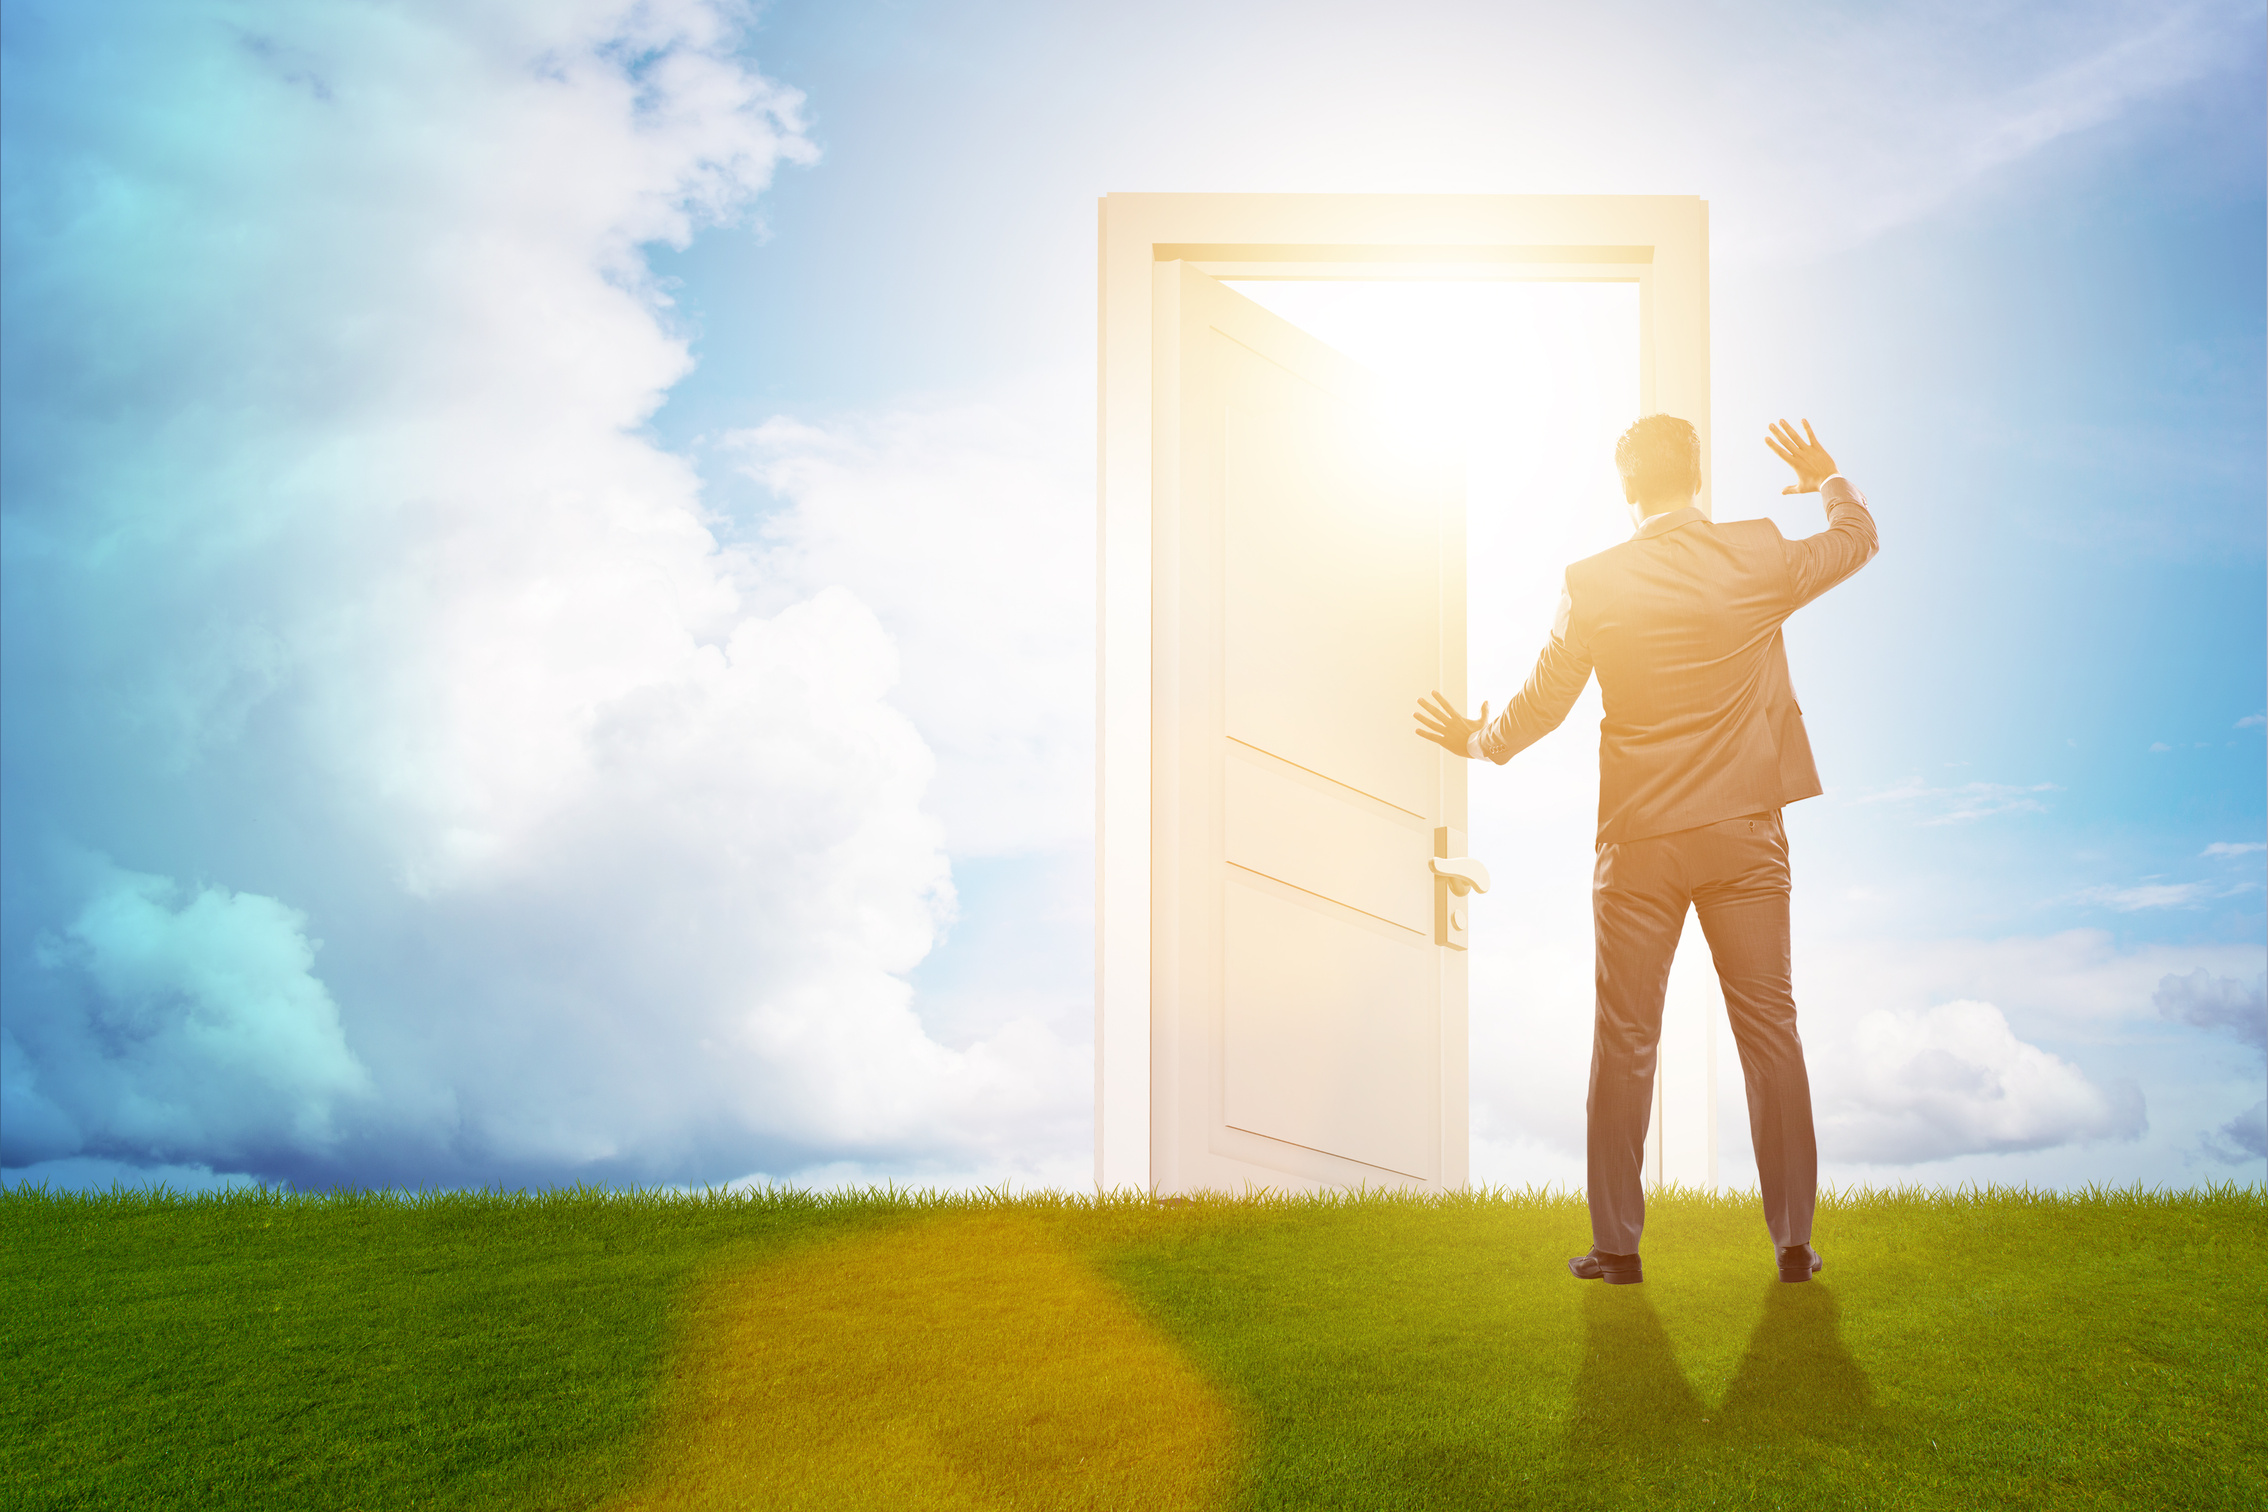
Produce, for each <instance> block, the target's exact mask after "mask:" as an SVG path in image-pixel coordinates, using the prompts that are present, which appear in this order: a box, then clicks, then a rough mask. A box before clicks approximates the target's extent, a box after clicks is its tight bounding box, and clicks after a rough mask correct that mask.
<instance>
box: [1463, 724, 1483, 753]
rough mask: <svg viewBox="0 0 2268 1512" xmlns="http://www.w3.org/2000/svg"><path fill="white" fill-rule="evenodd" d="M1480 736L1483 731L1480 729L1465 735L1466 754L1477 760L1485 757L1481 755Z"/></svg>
mask: <svg viewBox="0 0 2268 1512" xmlns="http://www.w3.org/2000/svg"><path fill="white" fill-rule="evenodd" d="M1480 738H1481V732H1480V731H1478V730H1475V731H1473V733H1472V734H1470V735H1467V736H1466V737H1465V754H1466V755H1467V756H1469V757H1471V758H1472V759H1473V760H1475V761H1479V760H1482V759H1483V758H1482V756H1481V748H1480Z"/></svg>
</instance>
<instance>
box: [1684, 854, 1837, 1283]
mask: <svg viewBox="0 0 2268 1512" xmlns="http://www.w3.org/2000/svg"><path fill="white" fill-rule="evenodd" d="M1695 833H1696V834H1706V835H1707V836H1708V837H1709V838H1708V842H1707V854H1706V858H1705V859H1704V858H1703V856H1701V855H1696V856H1694V857H1693V858H1692V862H1693V865H1694V867H1695V878H1694V889H1693V907H1694V911H1695V912H1696V913H1698V914H1700V916H1701V931H1702V933H1703V934H1705V935H1706V936H1708V940H1709V954H1710V955H1711V956H1712V957H1713V958H1715V960H1716V963H1717V980H1718V981H1719V982H1720V983H1721V984H1723V986H1724V991H1725V1013H1726V1016H1727V1017H1729V1018H1730V1019H1731V1020H1732V1030H1733V1038H1734V1040H1735V1041H1737V1042H1738V1043H1739V1045H1740V1069H1741V1074H1742V1075H1743V1076H1744V1077H1745V1078H1746V1079H1747V1082H1748V1128H1749V1134H1750V1136H1751V1137H1752V1138H1753V1139H1754V1140H1755V1142H1756V1183H1757V1186H1758V1187H1759V1188H1760V1189H1761V1190H1762V1193H1763V1197H1764V1224H1765V1227H1767V1228H1769V1229H1770V1230H1771V1231H1772V1244H1773V1246H1774V1247H1775V1248H1777V1249H1786V1248H1788V1247H1789V1246H1790V1245H1797V1244H1809V1243H1810V1242H1811V1213H1812V1207H1813V1204H1814V1203H1815V1202H1816V1200H1817V1197H1818V1191H1819V1145H1818V1141H1817V1138H1816V1137H1815V1135H1814V1133H1813V1130H1812V1124H1811V1077H1810V1075H1809V1073H1808V1072H1807V1071H1806V1070H1805V1069H1804V1064H1803V1040H1802V1038H1801V1036H1799V1035H1798V1034H1797V1033H1796V1006H1795V985H1794V977H1793V973H1792V971H1791V970H1790V961H1789V949H1788V876H1789V874H1788V845H1787V832H1786V831H1785V829H1783V828H1782V826H1781V823H1780V816H1779V815H1778V814H1777V813H1772V814H1756V815H1752V816H1750V817H1748V818H1745V819H1729V820H1726V821H1725V822H1724V823H1722V824H1713V825H1710V826H1709V827H1708V829H1707V830H1706V831H1697V832H1695Z"/></svg>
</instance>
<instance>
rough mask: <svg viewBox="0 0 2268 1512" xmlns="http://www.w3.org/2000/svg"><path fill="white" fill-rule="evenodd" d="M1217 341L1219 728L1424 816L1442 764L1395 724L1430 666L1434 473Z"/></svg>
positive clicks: (1368, 426)
mask: <svg viewBox="0 0 2268 1512" xmlns="http://www.w3.org/2000/svg"><path fill="white" fill-rule="evenodd" d="M1230 297H1232V298H1233V297H1235V296H1233V295H1232V296H1230ZM1216 339H1217V340H1220V342H1221V346H1222V348H1223V350H1222V352H1221V356H1220V361H1221V363H1222V368H1223V372H1222V377H1223V379H1224V380H1225V382H1226V383H1227V384H1228V385H1231V386H1232V392H1234V393H1235V394H1236V395H1237V396H1238V402H1236V403H1235V404H1234V405H1232V407H1231V408H1230V409H1229V410H1228V412H1227V416H1226V420H1227V424H1226V427H1225V429H1226V438H1225V440H1226V445H1225V447H1224V450H1225V453H1226V455H1225V458H1224V462H1225V474H1226V476H1225V480H1224V488H1223V493H1224V497H1225V501H1226V518H1225V520H1224V524H1225V527H1226V530H1225V540H1224V547H1225V556H1226V564H1225V565H1226V571H1225V574H1224V576H1225V587H1226V589H1227V596H1226V600H1225V616H1226V621H1227V623H1226V632H1227V667H1228V690H1227V691H1228V734H1229V735H1230V736H1231V737H1232V738H1233V739H1237V740H1241V741H1244V742H1246V743H1247V744H1249V745H1254V746H1257V747H1259V748H1260V749H1261V750H1263V751H1269V752H1272V753H1274V754H1275V755H1278V756H1281V757H1283V758H1284V759H1285V760H1286V761H1290V762H1293V763H1295V764H1297V765H1299V766H1303V767H1306V768H1307V769H1308V770H1310V771H1315V772H1321V773H1323V774H1324V775H1325V776H1327V777H1330V778H1332V779H1334V780H1336V781H1339V782H1343V783H1345V784H1346V785H1347V786H1349V787H1352V788H1356V789H1359V790H1360V791H1362V792H1365V793H1368V794H1370V795H1371V796H1372V797H1375V798H1381V799H1384V800H1385V801H1386V802H1388V803H1391V804H1393V805H1395V806H1396V807H1397V808H1400V809H1403V810H1405V811H1407V812H1409V813H1411V814H1429V813H1431V812H1433V811H1434V810H1435V809H1436V808H1438V806H1439V803H1440V797H1439V791H1438V789H1439V787H1440V781H1441V775H1440V762H1439V760H1438V759H1437V756H1436V755H1435V753H1434V750H1433V748H1432V747H1430V746H1428V745H1426V744H1425V743H1423V742H1422V741H1418V740H1415V739H1413V738H1412V737H1411V734H1410V729H1411V721H1410V720H1409V719H1408V718H1407V717H1406V716H1407V715H1408V714H1409V712H1410V709H1411V708H1412V707H1413V706H1414V705H1415V702H1416V694H1413V693H1412V691H1411V688H1410V678H1411V676H1412V675H1416V676H1419V677H1425V676H1428V675H1430V674H1432V673H1434V672H1435V671H1436V670H1437V669H1438V667H1439V664H1440V658H1441V647H1440V641H1441V628H1440V620H1441V545H1440V541H1439V539H1438V535H1439V531H1440V522H1439V518H1438V506H1439V493H1440V492H1441V490H1442V482H1441V480H1440V479H1439V477H1438V476H1433V475H1432V474H1437V473H1438V471H1439V470H1438V468H1437V467H1429V466H1426V465H1425V464H1426V462H1427V460H1428V459H1425V458H1422V457H1408V456H1401V457H1397V456H1396V454H1395V453H1394V451H1393V450H1392V449H1391V448H1389V447H1387V446H1386V445H1384V444H1382V443H1381V442H1380V441H1379V440H1378V439H1377V438H1376V437H1375V436H1374V435H1372V434H1371V432H1373V431H1375V430H1376V429H1377V428H1378V426H1379V420H1378V417H1377V416H1376V414H1375V413H1374V412H1373V413H1365V411H1366V409H1372V408H1373V407H1372V406H1365V405H1364V404H1362V403H1361V402H1360V401H1359V400H1358V401H1354V402H1349V400H1347V399H1345V398H1342V397H1341V396H1339V395H1336V394H1332V393H1329V392H1327V391H1325V390H1323V389H1321V388H1320V386H1318V385H1315V384H1311V383H1309V382H1307V381H1306V380H1305V379H1302V378H1300V377H1299V376H1297V375H1295V374H1293V373H1291V372H1289V371H1287V370H1286V369H1284V368H1283V367H1281V366H1279V365H1277V364H1274V363H1269V362H1266V361H1264V360H1263V359H1261V358H1260V357H1259V356H1258V355H1257V354H1255V353H1253V352H1251V351H1250V349H1249V348H1246V347H1244V346H1242V345H1240V344H1236V343H1231V342H1228V341H1226V340H1225V339H1223V338H1217V337H1216ZM1271 401H1272V402H1271ZM1397 464H1398V467H1399V473H1397ZM1428 687H1430V684H1428ZM1425 691H1427V688H1419V689H1418V690H1417V693H1423V692H1425Z"/></svg>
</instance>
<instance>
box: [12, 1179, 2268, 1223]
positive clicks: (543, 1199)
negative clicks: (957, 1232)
mask: <svg viewBox="0 0 2268 1512" xmlns="http://www.w3.org/2000/svg"><path fill="white" fill-rule="evenodd" d="M1646 1195H1647V1201H1648V1202H1649V1203H1662V1204H1665V1205H1667V1206H1671V1207H1681V1208H1711V1209H1722V1208H1733V1207H1741V1206H1745V1205H1748V1204H1751V1203H1754V1202H1756V1201H1757V1200H1758V1194H1757V1190H1756V1189H1755V1188H1754V1187H1745V1188H1733V1187H1717V1188H1702V1187H1693V1186H1687V1185H1684V1184H1682V1183H1676V1182H1669V1183H1664V1184H1662V1185H1660V1186H1655V1187H1650V1188H1648V1190H1647V1194H1646ZM1583 1202H1584V1195H1583V1190H1582V1189H1581V1188H1579V1187H1576V1188H1567V1187H1559V1186H1538V1185H1528V1186H1520V1187H1515V1186H1512V1185H1509V1184H1492V1183H1480V1184H1477V1185H1473V1186H1467V1187H1462V1188H1458V1189H1455V1190H1452V1191H1445V1192H1426V1191H1418V1190H1413V1189H1410V1188H1406V1187H1355V1188H1319V1189H1313V1190H1305V1191H1297V1190H1282V1189H1276V1188H1267V1187H1254V1188H1248V1189H1246V1190H1245V1191H1243V1192H1227V1191H1216V1190H1207V1191H1198V1192H1192V1193H1188V1194H1175V1195H1171V1196H1167V1195H1162V1194H1158V1193H1154V1192H1148V1191H1143V1190H1141V1189H1139V1188H1132V1187H1118V1188H1101V1187H1098V1188H1096V1189H1095V1190H1093V1191H1092V1192H1086V1191H1076V1190H1070V1189H1066V1188H1061V1187H1044V1188H1036V1189H1027V1190H1024V1191H1017V1190H1016V1189H1014V1188H1013V1187H1011V1186H1009V1185H1007V1184H1005V1183H1003V1184H1001V1185H998V1186H978V1187H923V1186H916V1185H901V1184H899V1183H898V1182H895V1181H885V1182H880V1183H869V1184H864V1185H846V1186H838V1187H803V1186H796V1185H794V1184H792V1183H785V1182H776V1183H775V1182H766V1183H762V1184H754V1183H750V1184H737V1183H735V1184H729V1185H728V1184H719V1185H714V1186H700V1187H693V1186H672V1185H660V1184H657V1185H654V1186H650V1187H649V1186H600V1185H593V1184H588V1183H568V1184H560V1185H553V1186H546V1187H505V1186H487V1187H406V1186H404V1187H350V1186H332V1187H322V1188H302V1187H298V1186H294V1185H292V1184H291V1183H288V1182H278V1183H274V1184H268V1183H244V1184H241V1185H234V1186H225V1187H210V1188H204V1189H201V1190H199V1189H181V1188H175V1187H172V1186H170V1185H169V1184H167V1183H166V1182H164V1181H158V1182H153V1183H150V1184H147V1185H128V1184H126V1183H124V1182H120V1181H114V1182H112V1183H111V1185H110V1186H108V1187H107V1188H102V1187H54V1186H50V1185H49V1184H48V1183H46V1182H44V1181H41V1182H34V1181H31V1180H29V1179H21V1180H18V1181H15V1182H12V1183H0V1215H4V1214H5V1213H6V1212H7V1210H9V1209H12V1208H14V1209H21V1208H24V1207H44V1208H48V1209H51V1210H52V1209H57V1208H73V1209H78V1210H80V1211H82V1212H88V1213H93V1212H116V1213H125V1212H152V1211H160V1210H172V1209H197V1208H208V1207H266V1208H293V1209H322V1210H331V1209H347V1208H368V1209H384V1210H432V1211H441V1210H453V1211H464V1210H497V1209H527V1210H546V1209H553V1210H556V1209H561V1208H575V1207H594V1206H605V1207H609V1208H640V1207H643V1208H652V1209H677V1210H687V1211H702V1212H715V1211H717V1210H720V1209H730V1210H740V1211H751V1212H757V1211H778V1210H787V1209H793V1210H800V1211H821V1212H824V1211H841V1212H853V1211H864V1212H877V1213H880V1212H905V1213H929V1212H1062V1211H1088V1212H1103V1211H1128V1210H1134V1209H1146V1208H1167V1207H1170V1208H1202V1209H1208V1210H1219V1209H1223V1208H1232V1209H1244V1210H1250V1211H1256V1212H1260V1211H1313V1210H1321V1209H1332V1208H1349V1209H1360V1208H1433V1209H1457V1208H1466V1207H1501V1208H1515V1209H1537V1208H1558V1207H1579V1206H1582V1205H1583ZM1918 1206H1928V1207H1934V1208H1940V1209H1945V1208H1985V1207H1998V1208H2013V1207H2021V1208H2056V1207H2071V1208H2081V1207H2099V1208H2134V1207H2158V1208H2172V1207H2190V1206H2198V1207H2237V1208H2250V1209H2254V1210H2260V1211H2264V1212H2268V1183H2262V1182H2257V1181H2255V1182H2239V1181H2237V1180H2235V1179H2234V1178H2232V1179H2230V1180H2227V1181H2207V1182H2204V1183H2201V1184H2199V1185H2195V1186H2185V1187H2174V1186H2165V1185H2154V1184H2150V1183H2145V1182H2141V1181H2136V1182H2133V1183H2131V1184H2128V1185H2124V1186H2113V1185H2106V1184H2100V1183H2093V1182H2090V1183H2088V1184H2086V1185H2084V1186H2080V1187H2035V1186H2032V1185H2031V1184H2029V1183H2022V1184H2014V1185H2008V1184H2002V1183H1998V1182H1986V1183H1979V1182H1974V1181H1964V1182H1959V1183H1955V1184H1952V1185H1945V1186H1930V1185H1927V1184H1924V1183H1920V1182H1903V1183H1899V1184H1898V1185H1895V1186H1886V1187H1876V1186H1868V1185H1864V1184H1858V1183H1852V1184H1849V1185H1845V1186H1841V1187H1823V1188H1821V1190H1820V1193H1819V1212H1820V1214H1821V1216H1827V1215H1830V1214H1835V1213H1848V1212H1862V1211H1872V1210H1878V1209H1883V1208H1895V1207H1918Z"/></svg>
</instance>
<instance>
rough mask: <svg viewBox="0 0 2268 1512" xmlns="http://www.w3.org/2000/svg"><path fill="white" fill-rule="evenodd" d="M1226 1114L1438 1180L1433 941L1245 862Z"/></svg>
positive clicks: (1235, 900)
mask: <svg viewBox="0 0 2268 1512" xmlns="http://www.w3.org/2000/svg"><path fill="white" fill-rule="evenodd" d="M1227 904H1228V910H1227V912H1228V917H1227V921H1226V922H1227V925H1228V931H1227V936H1228V963H1227V964H1228V970H1227V973H1226V978H1227V979H1226V982H1225V984H1224V985H1225V986H1226V988H1227V992H1226V1006H1227V1023H1226V1029H1227V1034H1226V1036H1225V1040H1226V1043H1225V1046H1224V1050H1225V1054H1224V1056H1223V1060H1224V1068H1223V1069H1224V1073H1225V1074H1224V1077H1223V1081H1224V1083H1225V1086H1224V1091H1225V1093H1226V1098H1225V1102H1226V1108H1225V1121H1226V1122H1227V1123H1228V1124H1229V1126H1230V1127H1232V1128H1238V1129H1243V1130H1246V1131H1248V1132H1250V1133H1253V1134H1262V1135H1266V1136H1267V1137H1268V1138H1270V1139H1279V1140H1283V1141H1285V1142H1286V1143H1289V1144H1296V1145H1304V1146H1306V1147H1307V1148H1308V1149H1311V1150H1320V1151H1322V1152H1323V1153H1325V1154H1328V1155H1337V1156H1341V1157H1343V1158H1345V1159H1348V1160H1355V1161H1360V1162H1361V1163H1363V1164H1364V1165H1368V1166H1375V1167H1377V1168H1378V1169H1379V1170H1381V1171H1390V1172H1394V1173H1396V1174H1399V1175H1403V1176H1408V1177H1412V1178H1414V1179H1416V1180H1420V1181H1425V1180H1429V1179H1431V1178H1432V1177H1433V1176H1434V1175H1435V1174H1436V1173H1437V1172H1438V1170H1439V1167H1440V1160H1439V1158H1438V1154H1437V1150H1438V1146H1439V1144H1440V1138H1441V1111H1440V1088H1441V1066H1440V1059H1441V1057H1440V1048H1439V1039H1440V1035H1439V1025H1438V1022H1437V1015H1436V1013H1435V1012H1434V997H1435V994H1434V991H1433V988H1434V976H1435V971H1436V968H1435V965H1434V960H1433V957H1434V955H1435V953H1436V952H1435V949H1434V946H1433V942H1432V941H1431V940H1430V939H1428V938H1427V937H1426V936H1424V935H1420V934H1414V933H1412V932H1410V931H1408V930H1404V929H1397V928H1395V927H1394V926H1393V925H1390V924H1383V923H1380V922H1378V921H1376V920H1373V919H1370V918H1368V917H1366V916H1362V915H1355V914H1351V913H1350V912H1349V911H1348V910H1345V909H1341V908H1337V907H1336V906H1334V905H1333V904H1331V903H1329V902H1326V901H1324V900H1322V899H1319V898H1314V897H1310V896H1306V895H1303V894H1298V893H1292V892H1290V891H1289V889H1283V888H1272V887H1269V886H1268V885H1267V884H1266V883H1265V882H1264V881H1263V880H1261V879H1258V878H1247V877H1241V876H1237V875H1236V874H1235V873H1233V872H1232V873H1231V874H1230V877H1229V883H1228V897H1227Z"/></svg>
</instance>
